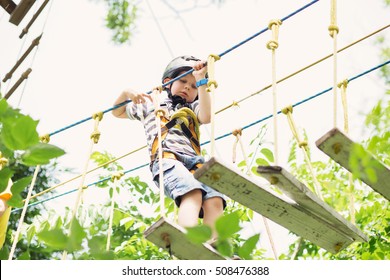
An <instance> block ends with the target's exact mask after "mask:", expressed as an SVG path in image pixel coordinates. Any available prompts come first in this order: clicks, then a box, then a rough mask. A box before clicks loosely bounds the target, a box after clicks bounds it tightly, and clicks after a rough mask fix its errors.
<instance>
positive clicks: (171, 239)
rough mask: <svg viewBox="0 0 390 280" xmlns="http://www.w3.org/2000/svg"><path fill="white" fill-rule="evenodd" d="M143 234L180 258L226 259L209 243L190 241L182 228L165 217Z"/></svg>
mask: <svg viewBox="0 0 390 280" xmlns="http://www.w3.org/2000/svg"><path fill="white" fill-rule="evenodd" d="M144 236H145V238H146V239H147V240H149V241H151V242H152V243H154V244H156V245H157V246H159V247H161V248H163V249H165V250H169V251H170V252H171V253H172V255H174V256H176V257H177V258H178V259H181V260H226V258H224V257H223V256H221V255H220V254H219V253H218V252H217V251H216V250H215V249H214V248H213V247H212V246H210V245H209V244H195V243H192V242H190V241H189V240H188V238H187V236H186V235H185V231H184V229H183V228H181V227H180V226H178V225H175V224H173V223H171V222H169V221H168V220H167V219H165V218H161V219H160V220H158V221H157V222H156V223H155V224H153V225H152V226H151V227H150V228H148V229H147V230H146V231H145V233H144Z"/></svg>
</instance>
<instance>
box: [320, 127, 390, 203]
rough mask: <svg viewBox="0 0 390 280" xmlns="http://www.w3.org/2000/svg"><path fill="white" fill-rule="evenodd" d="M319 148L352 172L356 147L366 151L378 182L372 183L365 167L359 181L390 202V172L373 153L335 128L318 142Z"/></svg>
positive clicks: (360, 170) (360, 169)
mask: <svg viewBox="0 0 390 280" xmlns="http://www.w3.org/2000/svg"><path fill="white" fill-rule="evenodd" d="M316 145H317V147H318V148H319V149H320V150H321V151H323V152H324V153H325V154H327V155H328V156H329V157H331V158H332V159H333V160H334V161H335V162H337V163H338V164H340V165H341V166H343V167H344V168H345V169H347V170H348V171H350V172H353V170H352V168H351V166H350V162H349V159H350V157H351V150H352V149H353V147H354V145H358V146H360V148H362V149H363V150H364V154H363V157H364V158H365V160H366V159H368V160H367V161H368V162H370V167H371V168H373V169H374V171H375V173H376V176H377V180H376V182H372V181H370V179H369V178H368V176H367V174H366V172H365V171H364V167H363V166H360V167H359V175H360V176H359V179H360V180H361V181H363V182H364V183H365V184H367V185H368V186H370V187H371V188H372V189H373V190H375V191H376V192H378V193H380V194H381V195H383V196H384V197H385V198H386V199H388V200H390V170H389V168H388V167H386V166H385V165H384V164H383V163H382V162H380V161H379V160H377V159H376V158H375V157H374V156H373V155H372V154H371V153H369V152H368V151H366V150H365V149H364V148H363V147H362V145H360V144H358V143H355V142H353V141H352V140H351V139H350V138H349V137H348V136H347V135H345V134H344V133H342V132H341V131H340V130H339V129H337V128H333V129H331V130H330V131H329V132H327V133H326V134H325V135H324V136H322V137H321V138H320V139H318V140H317V141H316Z"/></svg>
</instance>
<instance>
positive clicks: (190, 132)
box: [150, 107, 202, 173]
mask: <svg viewBox="0 0 390 280" xmlns="http://www.w3.org/2000/svg"><path fill="white" fill-rule="evenodd" d="M160 120H161V141H164V139H165V138H166V137H167V135H168V131H169V129H171V128H172V127H174V126H176V127H179V128H180V129H181V130H182V131H183V133H184V135H185V136H186V137H187V138H188V139H189V140H190V143H191V145H192V148H193V149H194V151H195V153H196V154H197V155H200V143H199V122H198V119H197V117H196V115H195V113H194V112H193V111H192V110H191V109H189V108H186V107H183V108H180V109H179V110H178V111H176V112H175V113H174V114H173V115H172V116H171V117H170V118H167V117H166V116H163V115H162V116H160ZM157 150H158V137H157V136H156V137H155V138H154V140H153V143H152V151H151V157H150V160H151V162H153V161H154V160H155V159H156V158H157V157H158V152H157ZM163 158H171V159H177V158H176V155H175V154H174V153H170V152H163ZM201 165H202V164H200V163H199V164H196V165H195V166H194V167H193V169H191V170H190V171H191V172H192V173H193V172H195V170H196V169H198V168H199V167H200V166H201Z"/></svg>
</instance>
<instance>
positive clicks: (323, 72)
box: [0, 0, 390, 207]
mask: <svg viewBox="0 0 390 280" xmlns="http://www.w3.org/2000/svg"><path fill="white" fill-rule="evenodd" d="M37 2H38V3H37V4H36V5H35V6H34V7H33V8H32V10H31V11H30V13H29V14H28V15H27V17H26V18H25V20H23V21H22V23H21V24H20V25H19V26H18V27H16V26H14V25H12V24H11V23H9V22H8V18H9V17H8V14H5V13H4V12H3V11H2V10H1V11H0V34H1V43H0V62H1V63H0V75H1V77H2V78H3V77H4V76H5V74H6V73H7V72H8V71H9V70H10V69H11V68H12V66H13V65H14V63H15V61H16V60H17V58H18V57H19V56H20V54H21V53H23V52H24V51H25V50H26V49H27V47H28V46H29V45H30V43H31V41H32V40H33V39H34V38H36V37H37V36H38V35H39V34H40V33H41V32H42V29H43V28H44V35H43V37H42V39H41V44H40V46H39V48H38V50H37V52H36V54H35V59H34V60H33V57H34V53H35V51H34V52H33V53H32V54H30V56H29V57H28V59H26V61H25V62H24V63H23V64H22V66H21V67H19V68H18V70H17V71H16V73H15V74H14V75H13V78H12V80H11V82H7V83H5V84H3V83H2V86H1V90H2V93H3V94H4V93H5V92H6V90H7V89H9V88H11V86H12V85H13V84H14V83H15V82H16V81H17V79H18V78H19V77H20V75H21V73H22V72H24V71H25V70H26V69H27V68H28V67H31V68H32V70H33V71H32V73H31V74H30V77H29V79H28V82H27V84H26V87H25V88H24V84H22V86H20V87H19V89H18V90H17V91H16V92H15V93H14V94H13V95H12V97H11V98H10V99H9V102H10V103H11V104H12V105H13V106H14V107H18V105H19V108H20V109H21V110H22V112H23V113H25V114H30V115H31V116H32V117H33V118H35V119H39V120H40V124H39V127H38V129H39V132H40V133H41V134H44V133H52V132H54V131H56V130H58V129H61V128H63V127H65V126H68V125H70V124H73V123H75V122H77V121H79V120H81V119H84V118H86V117H89V116H91V115H92V114H93V113H95V112H98V111H102V110H105V109H108V108H111V107H112V103H113V102H114V100H115V99H116V97H117V96H118V95H119V94H120V92H121V91H122V90H123V89H124V88H126V87H132V88H135V89H138V90H139V91H145V92H147V91H149V90H151V89H152V88H153V87H154V86H156V85H159V84H160V78H161V74H162V71H163V69H164V68H165V66H166V64H167V63H168V62H169V61H170V60H171V58H172V57H171V54H170V52H169V51H168V48H167V46H166V45H165V43H164V41H163V39H162V36H161V34H160V32H159V29H158V27H157V25H156V22H155V21H154V19H153V17H152V14H151V12H150V9H149V8H148V5H147V2H146V1H139V2H140V4H139V9H140V17H139V19H138V20H137V29H136V31H135V35H134V36H133V38H132V43H131V45H129V44H125V45H122V46H117V45H114V44H113V43H112V42H111V32H110V31H109V30H108V29H107V28H106V27H105V26H104V16H105V12H106V8H105V6H104V4H103V3H99V4H96V3H95V2H96V1H87V0H84V1H81V0H68V1H50V2H53V3H52V6H51V4H50V2H49V5H48V6H47V7H46V8H45V10H44V12H43V13H42V15H41V16H40V17H39V18H38V20H37V21H36V22H35V23H34V25H33V27H32V28H31V29H30V32H29V33H28V35H27V36H25V38H23V39H22V40H20V39H19V34H20V32H21V30H22V28H23V27H24V26H25V25H26V24H27V23H28V21H29V19H30V17H31V16H32V14H33V13H34V12H35V10H36V9H37V7H39V6H40V4H41V3H42V2H43V1H37ZM101 2H103V1H101ZM169 2H170V3H171V4H172V6H175V7H177V9H178V10H180V9H184V8H188V6H189V5H186V4H182V3H181V2H182V1H169ZM186 2H192V1H186ZM198 2H199V3H201V4H202V3H208V2H209V1H198ZM309 2H310V1H308V0H306V1H301V0H296V1H288V0H278V1H264V0H258V1H254V0H251V1H249V0H248V1H234V0H229V1H226V2H225V3H224V4H223V5H221V6H220V7H217V6H216V5H211V6H208V7H207V8H198V9H194V10H192V11H191V12H185V13H182V14H181V18H178V17H175V14H174V13H173V11H172V10H170V9H169V8H167V6H165V5H164V4H162V1H156V0H155V1H152V0H150V1H149V3H150V4H151V6H152V9H153V12H154V14H155V15H156V16H157V18H158V21H159V24H160V26H161V28H162V30H163V32H164V35H165V37H166V39H167V41H168V43H169V47H170V49H171V50H172V51H173V53H174V56H179V55H182V54H191V55H195V56H198V57H199V58H202V59H207V56H208V55H209V54H211V53H215V54H220V53H222V52H224V51H226V50H227V49H230V48H231V47H233V46H234V45H236V44H238V43H239V42H241V41H243V40H245V39H246V38H248V37H250V36H252V35H253V34H255V33H257V32H259V31H260V30H262V29H264V28H266V27H267V25H268V22H269V20H270V19H273V18H283V17H285V16H287V15H288V14H290V13H292V12H293V11H295V10H297V9H298V8H300V7H302V6H304V5H305V4H307V3H309ZM50 6H51V9H49V7H50ZM200 6H201V5H200ZM49 11H50V15H49V17H48V19H47V21H46V18H47V13H48V12H49ZM337 13H338V15H337V21H338V26H339V28H340V33H339V36H338V46H339V47H343V46H345V45H347V44H349V43H351V42H353V41H355V40H357V39H359V38H361V37H363V36H365V35H367V34H369V33H371V32H373V31H375V30H377V29H379V28H381V27H383V26H385V25H387V24H389V10H388V9H387V10H385V9H384V5H383V0H373V1H365V0H343V1H338V7H337ZM183 23H184V24H183ZM329 24H330V1H325V0H322V1H319V2H318V3H315V4H314V5H312V6H311V7H309V8H308V9H306V10H304V11H303V12H300V13H298V14H297V15H295V16H293V17H291V18H289V19H288V20H287V21H285V22H284V23H283V24H282V26H281V27H280V35H279V48H278V49H277V54H276V61H277V68H276V72H277V77H278V78H282V77H284V76H286V75H288V74H290V73H291V72H293V71H296V70H298V69H300V68H302V67H303V66H306V65H308V64H310V63H312V62H314V61H316V60H318V59H320V58H322V57H324V56H325V55H328V54H330V53H332V51H333V41H332V39H331V37H330V36H329V34H328V30H327V29H328V26H329ZM389 32H390V31H389V30H386V31H384V32H381V33H380V35H386V37H387V38H388V37H389V35H390V34H389ZM270 38H271V33H270V32H269V31H268V32H265V33H264V34H262V35H260V36H258V37H256V38H254V39H253V40H251V41H250V42H248V43H246V44H245V45H243V46H240V47H239V48H237V49H235V50H233V51H232V52H230V53H228V54H226V55H225V56H223V57H222V58H221V60H220V61H218V62H217V63H216V70H215V72H216V80H217V82H218V84H219V87H218V89H217V91H216V97H215V98H216V109H220V108H222V107H225V106H227V105H229V104H231V103H232V102H233V101H234V100H239V99H242V98H244V97H246V96H248V95H250V94H252V93H253V92H256V91H257V90H259V89H261V88H263V87H265V86H267V85H269V84H271V82H272V80H271V52H270V51H269V50H268V49H267V48H266V43H267V42H268V40H270ZM381 62H382V61H380V59H379V51H378V49H377V48H375V47H374V37H373V38H370V39H368V40H365V41H363V42H362V43H360V44H358V45H355V46H353V47H352V48H350V49H348V50H346V51H344V52H342V53H341V54H339V55H338V77H339V78H338V80H339V81H341V80H343V79H345V78H348V77H352V76H355V75H357V74H360V73H361V72H364V71H366V70H368V69H370V68H372V67H374V66H376V65H378V64H380V63H381ZM32 63H33V64H32ZM31 64H32V66H30V65H31ZM332 69H333V65H332V59H328V60H327V61H326V62H322V63H321V64H319V65H317V66H315V67H313V68H311V69H310V70H309V71H305V72H304V73H301V74H299V75H296V76H294V77H293V78H290V79H289V80H287V81H285V82H283V83H281V84H279V85H278V88H277V92H278V109H281V108H283V107H285V106H286V105H289V104H294V103H296V102H299V101H301V100H302V99H304V98H307V97H309V96H312V95H314V94H317V93H319V92H321V91H322V90H324V89H327V88H329V87H331V86H332V85H333V72H332V71H333V70H332ZM377 77H378V74H377V71H376V72H373V73H371V74H369V75H366V76H364V77H362V78H360V79H358V80H355V81H353V82H351V83H350V84H349V87H348V98H349V99H348V100H349V113H350V123H351V124H350V126H351V128H350V130H351V131H350V135H351V137H352V138H353V139H356V140H358V141H359V140H362V139H363V137H364V133H365V130H364V128H363V126H362V120H363V119H362V117H361V113H362V112H367V111H368V109H369V108H371V106H372V105H374V104H375V103H376V101H377V100H378V99H379V98H380V96H381V95H382V94H383V93H384V91H385V90H384V85H383V83H382V82H381V81H380V80H379V79H378V78H377ZM22 93H23V96H22ZM332 102H333V97H332V93H331V92H329V93H327V94H325V95H323V96H321V97H320V98H316V99H315V100H313V101H310V102H308V103H305V104H304V105H302V106H299V107H297V108H296V109H295V110H294V115H293V116H294V118H295V122H296V124H297V125H298V126H299V127H300V128H304V129H306V130H307V133H308V135H309V140H310V143H309V144H310V146H311V148H312V150H313V152H314V153H315V156H318V157H319V158H321V157H324V156H323V155H322V154H321V153H320V152H317V151H316V148H315V144H314V142H315V140H317V139H318V138H319V137H320V136H322V135H323V134H325V133H326V132H327V131H328V130H329V129H330V128H332V127H333V119H332V114H333V106H332ZM338 106H339V107H338V108H339V112H338V115H339V119H338V126H339V127H340V128H342V123H343V120H342V112H341V101H340V98H339V104H338ZM272 107H273V105H272V99H271V90H267V91H265V92H264V93H262V94H261V95H257V96H256V97H254V98H251V99H249V100H247V101H244V102H243V103H241V106H240V108H239V109H230V110H228V111H225V112H223V113H221V114H219V115H217V117H216V123H215V126H216V136H220V135H222V134H225V133H228V132H231V131H232V130H233V129H235V128H237V127H242V126H246V125H248V124H250V123H252V122H254V121H256V120H258V119H261V118H263V117H265V116H267V115H269V114H272ZM278 119H279V122H278V128H279V132H280V134H279V161H280V163H281V165H283V164H284V162H286V160H287V156H288V151H289V146H288V143H289V141H290V139H291V132H290V130H289V127H288V124H287V121H286V118H285V117H284V116H280V117H279V118H278ZM263 124H264V123H261V124H260V125H256V126H254V127H252V128H251V129H248V130H246V131H244V133H243V140H244V143H245V146H246V152H247V153H248V154H249V153H250V152H253V149H254V148H253V147H252V146H251V147H249V142H250V141H251V140H252V139H253V137H254V135H256V133H257V131H258V129H259V127H260V126H261V125H263ZM207 128H208V129H207V130H206V129H205V128H203V134H202V135H203V136H202V139H203V140H202V142H203V141H206V140H208V137H209V136H208V133H207V131H210V127H209V126H208V127H207ZM92 131H93V122H91V121H89V122H87V123H84V124H82V125H78V126H76V127H74V128H71V129H69V130H67V131H65V132H62V133H60V134H57V135H55V136H53V137H52V139H51V143H52V144H55V145H58V146H60V147H62V148H63V149H65V150H66V152H67V154H66V155H65V156H63V157H62V159H61V160H60V163H61V165H62V166H64V167H71V168H75V170H76V171H77V170H78V172H81V170H83V168H84V165H85V161H86V158H87V152H88V148H89V146H90V140H89V136H90V134H91V132H92ZM100 131H101V133H102V135H101V138H100V141H99V144H98V145H96V148H95V150H98V151H108V152H110V153H111V154H113V155H114V156H121V155H123V154H125V153H127V152H130V151H132V150H135V149H137V148H139V147H141V146H143V145H145V143H146V142H145V137H144V133H143V130H142V128H141V125H140V124H139V123H137V122H130V121H127V120H119V119H115V118H114V117H113V116H112V115H111V114H106V115H105V116H104V118H103V120H102V123H101V125H100ZM272 137H273V135H272V129H270V130H269V133H268V135H267V139H269V141H272ZM233 141H234V139H233V138H232V136H231V137H228V138H224V140H222V141H217V155H219V156H220V157H221V158H222V159H224V160H226V161H231V154H232V152H231V151H232V143H233ZM269 147H270V146H269ZM205 148H207V149H209V145H208V146H207V147H205ZM238 156H239V158H238V160H241V158H242V157H241V154H240V153H238ZM314 159H315V158H314ZM147 162H148V156H147V151H146V150H143V151H142V152H138V153H136V154H135V155H133V156H130V157H127V158H126V159H123V160H121V161H120V164H121V165H123V166H124V167H125V170H127V169H131V168H134V167H137V166H139V165H142V164H145V163H147ZM137 174H138V175H140V176H141V177H142V178H144V179H145V180H148V179H149V178H148V176H149V173H148V170H147V169H145V168H144V170H142V171H140V172H138V173H132V175H134V176H135V175H137ZM65 178H69V175H66V176H65ZM94 181H96V177H94V176H88V177H87V180H86V184H89V183H91V182H94ZM76 187H77V184H76V185H75V184H73V185H71V186H65V187H63V189H59V192H60V193H62V192H65V191H66V190H69V189H74V188H76ZM90 198H91V199H92V200H93V199H95V196H92V197H90ZM55 203H56V204H58V203H60V202H59V201H58V200H56V202H55ZM61 203H64V204H65V205H68V206H70V207H73V204H74V196H73V195H69V196H67V197H66V198H65V197H63V198H61Z"/></svg>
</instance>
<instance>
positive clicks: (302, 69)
mask: <svg viewBox="0 0 390 280" xmlns="http://www.w3.org/2000/svg"><path fill="white" fill-rule="evenodd" d="M389 27H390V24H388V25H386V26H384V27H382V28H380V29H377V30H375V31H373V32H371V33H370V34H368V35H366V36H364V37H362V38H360V39H358V40H356V41H354V42H352V43H350V44H348V45H346V46H344V47H342V48H341V49H339V50H338V51H337V53H340V52H342V51H344V50H346V49H348V48H350V47H352V46H354V45H356V44H358V43H360V42H362V41H363V40H366V39H367V38H370V37H372V36H373V35H375V34H377V33H379V32H381V31H383V30H385V29H387V28H389ZM332 55H333V52H332V53H331V54H328V55H327V56H324V57H323V58H320V59H319V60H317V61H315V62H313V63H311V64H309V65H307V66H305V67H302V68H301V69H299V70H297V71H295V72H293V73H291V74H289V75H287V76H285V77H283V78H281V79H279V80H278V81H277V82H276V83H278V84H279V83H281V82H284V81H285V80H288V79H289V78H291V77H293V76H295V75H297V74H299V73H301V72H303V71H305V70H307V69H309V68H311V67H313V66H315V65H317V64H318V63H321V62H323V61H325V60H326V59H328V58H330V57H332ZM271 87H272V84H269V85H267V86H265V87H263V88H262V89H260V90H258V91H256V92H254V93H251V94H250V95H248V96H246V97H244V98H242V99H240V100H238V101H233V103H232V104H230V105H228V106H226V107H224V108H222V109H220V110H218V111H217V112H216V114H219V113H221V112H223V111H225V110H227V109H229V108H231V107H233V106H237V104H239V103H241V102H243V101H245V100H247V99H249V98H251V97H253V96H255V95H258V94H260V93H262V92H264V91H266V90H267V89H269V88H271Z"/></svg>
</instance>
